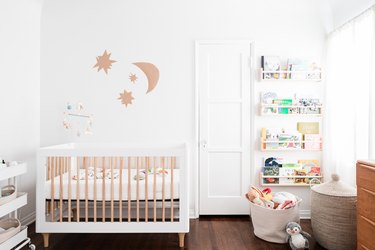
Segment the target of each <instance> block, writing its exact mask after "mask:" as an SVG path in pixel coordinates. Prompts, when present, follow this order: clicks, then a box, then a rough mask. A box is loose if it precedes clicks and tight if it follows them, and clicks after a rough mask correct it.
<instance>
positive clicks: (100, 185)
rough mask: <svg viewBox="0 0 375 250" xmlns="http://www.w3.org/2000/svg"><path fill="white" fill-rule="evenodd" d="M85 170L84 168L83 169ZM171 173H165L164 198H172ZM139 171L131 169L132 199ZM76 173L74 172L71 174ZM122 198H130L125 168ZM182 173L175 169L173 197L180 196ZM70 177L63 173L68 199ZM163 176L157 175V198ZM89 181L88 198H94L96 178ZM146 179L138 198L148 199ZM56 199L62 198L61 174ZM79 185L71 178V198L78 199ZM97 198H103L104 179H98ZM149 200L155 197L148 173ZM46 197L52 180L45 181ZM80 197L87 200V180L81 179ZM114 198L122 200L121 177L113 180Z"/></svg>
mask: <svg viewBox="0 0 375 250" xmlns="http://www.w3.org/2000/svg"><path fill="white" fill-rule="evenodd" d="M81 171H84V170H81ZM168 171H169V174H167V175H165V179H164V199H171V171H170V170H168ZM136 173H137V171H136V170H135V169H131V173H130V174H131V182H130V183H131V185H130V193H131V194H130V198H131V200H136V195H137V181H136V180H134V179H133V177H134V175H135V174H136ZM73 175H75V174H74V173H72V174H71V176H73ZM122 176H123V178H122V200H123V201H125V200H128V170H127V169H124V170H123V173H122ZM179 176H180V173H179V170H178V169H174V170H173V199H178V198H179V193H180V190H179V184H180V178H179ZM68 181H69V178H68V173H65V174H63V178H62V183H63V185H62V186H63V190H62V199H64V200H67V199H68V197H69V193H68V191H69V188H68V186H69V184H68ZM162 182H163V176H162V175H156V199H157V200H161V199H162V193H163V185H162ZM87 183H88V190H87V194H88V197H87V199H88V200H94V180H93V179H90V180H88V181H87ZM145 183H146V180H140V181H139V189H138V199H139V200H145V199H146V195H145V194H146V187H145ZM53 186H54V199H55V200H59V199H60V176H56V177H55V178H54V185H53ZM77 186H78V181H77V180H73V179H71V195H70V199H71V200H77ZM96 186H97V187H96V200H98V201H101V200H103V198H102V197H103V180H102V179H97V180H96ZM147 190H148V192H147V193H148V197H147V198H148V200H153V199H154V175H153V174H149V175H148V189H147ZM111 193H112V192H111V180H110V179H109V180H108V179H106V180H105V200H106V201H110V200H111ZM45 194H46V195H45V198H46V199H51V180H49V181H47V182H46V183H45ZM79 199H80V200H85V199H86V180H79ZM113 200H115V201H119V200H120V177H118V178H117V179H114V180H113Z"/></svg>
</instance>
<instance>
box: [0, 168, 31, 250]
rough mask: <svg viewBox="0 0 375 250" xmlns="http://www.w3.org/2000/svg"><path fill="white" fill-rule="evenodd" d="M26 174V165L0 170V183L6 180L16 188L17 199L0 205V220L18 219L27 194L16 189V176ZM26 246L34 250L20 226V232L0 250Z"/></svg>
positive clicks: (24, 228)
mask: <svg viewBox="0 0 375 250" xmlns="http://www.w3.org/2000/svg"><path fill="white" fill-rule="evenodd" d="M26 172H27V164H26V163H18V164H17V165H14V166H10V167H2V168H0V182H1V181H5V180H8V184H9V185H14V186H15V187H16V192H17V197H16V198H15V199H13V200H11V201H9V202H7V203H5V204H3V205H0V218H2V217H4V216H7V215H8V216H9V217H11V218H18V209H20V208H21V207H23V206H25V205H26V204H27V193H24V192H19V191H18V187H17V178H18V176H20V175H22V174H25V173H26ZM26 245H28V248H29V249H30V250H34V249H35V245H33V244H31V240H30V238H28V237H27V226H21V229H20V231H19V232H18V233H17V234H16V235H14V236H12V237H11V238H9V239H7V240H6V241H4V242H2V243H1V244H0V249H1V250H3V249H4V250H8V249H14V250H18V249H21V248H23V247H24V246H26Z"/></svg>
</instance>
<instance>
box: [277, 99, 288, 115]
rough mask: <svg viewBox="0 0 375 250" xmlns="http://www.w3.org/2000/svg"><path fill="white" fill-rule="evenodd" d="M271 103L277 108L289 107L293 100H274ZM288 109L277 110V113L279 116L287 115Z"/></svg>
mask: <svg viewBox="0 0 375 250" xmlns="http://www.w3.org/2000/svg"><path fill="white" fill-rule="evenodd" d="M273 103H274V104H277V105H279V106H291V105H292V104H293V100H292V99H275V100H273ZM289 108H290V107H286V108H278V110H277V111H278V113H279V114H288V113H289Z"/></svg>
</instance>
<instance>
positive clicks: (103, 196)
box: [102, 157, 106, 222]
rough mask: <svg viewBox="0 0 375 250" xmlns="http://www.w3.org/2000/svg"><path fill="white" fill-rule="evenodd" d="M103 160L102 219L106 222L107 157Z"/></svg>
mask: <svg viewBox="0 0 375 250" xmlns="http://www.w3.org/2000/svg"><path fill="white" fill-rule="evenodd" d="M102 160H103V162H102V163H103V166H102V167H103V179H102V180H103V182H102V221H103V222H105V205H106V204H105V176H106V175H105V157H103V158H102Z"/></svg>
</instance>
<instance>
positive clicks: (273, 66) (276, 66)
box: [261, 56, 281, 79]
mask: <svg viewBox="0 0 375 250" xmlns="http://www.w3.org/2000/svg"><path fill="white" fill-rule="evenodd" d="M261 65H262V68H263V70H264V71H279V70H280V67H281V59H280V57H279V56H262V57H261ZM263 77H264V79H279V78H280V73H274V72H273V73H264V75H263Z"/></svg>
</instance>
